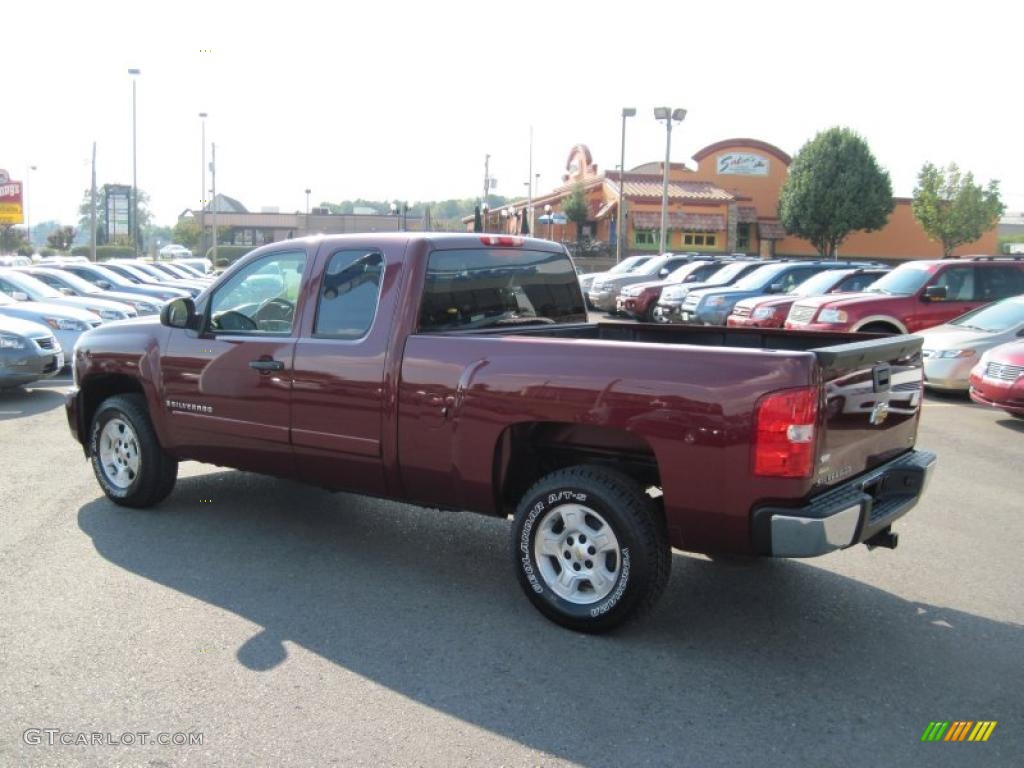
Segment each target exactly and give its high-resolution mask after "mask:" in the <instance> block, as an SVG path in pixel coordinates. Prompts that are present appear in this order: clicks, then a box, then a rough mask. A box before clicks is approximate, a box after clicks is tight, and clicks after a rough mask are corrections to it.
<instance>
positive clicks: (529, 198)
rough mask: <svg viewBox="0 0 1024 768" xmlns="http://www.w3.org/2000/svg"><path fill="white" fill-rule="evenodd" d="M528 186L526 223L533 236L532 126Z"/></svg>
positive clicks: (531, 130)
mask: <svg viewBox="0 0 1024 768" xmlns="http://www.w3.org/2000/svg"><path fill="white" fill-rule="evenodd" d="M526 184H527V195H526V213H524V214H523V215H524V216H526V221H527V223H528V225H529V226H527V229H529V230H530V236H531V237H532V236H533V126H532V125H531V126H530V175H529V176H527V177H526Z"/></svg>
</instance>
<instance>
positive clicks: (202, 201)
mask: <svg viewBox="0 0 1024 768" xmlns="http://www.w3.org/2000/svg"><path fill="white" fill-rule="evenodd" d="M199 119H200V120H202V137H203V140H202V143H201V144H200V147H201V152H202V156H203V166H202V168H200V169H199V170H201V171H202V183H201V184H200V185H199V243H200V245H203V244H205V243H206V113H205V112H200V113H199ZM205 255H206V254H205V253H204V254H203V256H205Z"/></svg>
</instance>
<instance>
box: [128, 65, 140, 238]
mask: <svg viewBox="0 0 1024 768" xmlns="http://www.w3.org/2000/svg"><path fill="white" fill-rule="evenodd" d="M128 74H129V75H131V78H132V209H131V217H130V219H131V226H130V228H129V229H130V232H131V237H132V243H133V244H134V246H135V257H136V258H138V256H139V177H138V173H137V165H136V158H137V154H136V144H135V136H136V134H135V82H136V79H137V78H138V76H139V75H140V74H142V70H140V69H129V70H128Z"/></svg>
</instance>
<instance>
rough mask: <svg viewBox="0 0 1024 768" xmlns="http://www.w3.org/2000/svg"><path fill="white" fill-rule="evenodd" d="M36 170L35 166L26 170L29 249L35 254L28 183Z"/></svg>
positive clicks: (26, 219) (26, 211)
mask: <svg viewBox="0 0 1024 768" xmlns="http://www.w3.org/2000/svg"><path fill="white" fill-rule="evenodd" d="M34 170H36V166H34V165H30V166H28V167H27V168H26V169H25V227H26V229H27V231H28V247H29V248H31V249H32V252H33V253H35V247H34V246H33V245H32V206H31V205H30V199H29V196H28V187H29V183H28V182H29V177H30V176H31V175H32V171H34Z"/></svg>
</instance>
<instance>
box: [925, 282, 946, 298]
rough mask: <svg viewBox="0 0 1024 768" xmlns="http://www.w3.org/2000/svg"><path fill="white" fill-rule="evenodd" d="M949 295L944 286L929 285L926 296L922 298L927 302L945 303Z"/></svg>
mask: <svg viewBox="0 0 1024 768" xmlns="http://www.w3.org/2000/svg"><path fill="white" fill-rule="evenodd" d="M948 295H949V293H948V292H947V290H946V286H944V285H929V286H928V287H927V288H925V289H924V296H923V297H922V298H923V299H924V300H925V301H945V300H946V297H947V296H948Z"/></svg>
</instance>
